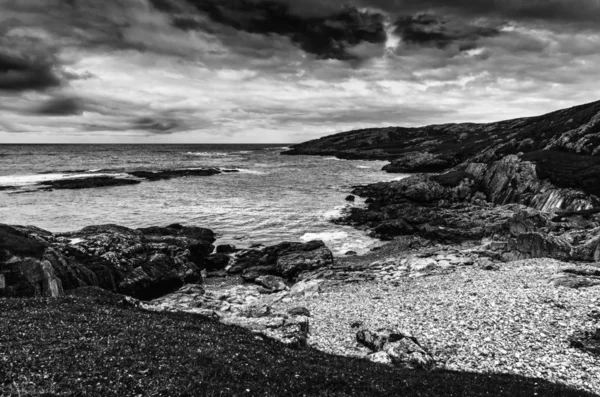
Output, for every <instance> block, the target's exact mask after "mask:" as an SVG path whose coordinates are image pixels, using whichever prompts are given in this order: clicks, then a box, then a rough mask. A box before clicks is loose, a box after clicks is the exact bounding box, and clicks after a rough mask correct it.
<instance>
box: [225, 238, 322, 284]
mask: <svg viewBox="0 0 600 397" xmlns="http://www.w3.org/2000/svg"><path fill="white" fill-rule="evenodd" d="M331 265H333V254H332V253H331V251H330V250H329V249H328V248H327V247H326V246H325V244H324V243H323V242H322V241H309V242H307V243H295V242H284V243H280V244H277V245H273V246H269V247H264V248H260V249H249V250H245V251H243V252H241V253H240V254H238V256H237V258H236V260H235V262H234V264H233V265H232V266H231V268H230V269H229V272H230V273H239V272H244V273H243V277H244V278H246V279H248V280H250V279H255V278H256V277H258V276H259V275H265V274H274V275H278V276H281V277H283V278H285V279H287V280H290V281H295V280H296V279H297V278H298V276H299V275H300V274H301V273H303V272H307V271H314V270H318V269H320V268H323V267H326V266H331ZM270 266H274V269H275V272H274V273H272V272H271V271H270V269H269V272H268V273H266V272H262V273H261V274H259V272H253V271H252V269H255V268H261V269H266V268H267V267H270Z"/></svg>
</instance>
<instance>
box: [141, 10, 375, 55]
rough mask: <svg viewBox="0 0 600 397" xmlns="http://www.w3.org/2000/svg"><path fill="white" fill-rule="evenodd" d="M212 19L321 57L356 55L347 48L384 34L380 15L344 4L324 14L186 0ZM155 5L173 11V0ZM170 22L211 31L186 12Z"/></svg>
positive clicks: (370, 40)
mask: <svg viewBox="0 0 600 397" xmlns="http://www.w3.org/2000/svg"><path fill="white" fill-rule="evenodd" d="M186 1H187V3H189V4H191V5H193V6H194V7H195V8H196V9H197V10H198V11H200V12H201V13H203V14H205V15H207V16H208V17H209V18H210V19H211V20H212V21H213V22H217V23H219V24H221V25H224V26H228V27H232V28H234V29H236V30H238V31H244V32H249V33H258V34H263V35H270V34H275V35H281V36H286V37H288V38H289V39H290V40H291V41H292V42H293V43H295V44H296V45H298V46H299V47H300V48H302V49H303V50H304V51H306V52H308V53H311V54H314V55H316V56H317V57H318V58H323V59H341V60H349V59H357V58H360V55H358V54H356V53H355V52H352V51H351V50H350V49H351V48H352V47H354V46H357V45H359V44H361V43H374V44H383V43H384V42H385V40H386V34H385V30H384V25H383V20H384V18H383V16H382V15H381V14H377V13H370V12H361V11H358V10H357V9H355V8H351V7H344V8H341V9H339V10H337V11H335V12H333V13H331V14H329V15H327V16H316V17H304V16H299V15H296V14H293V13H292V12H291V11H290V7H289V6H288V5H287V4H285V3H281V2H278V1H252V0H225V1H223V0H219V1H217V0H186ZM151 2H152V4H153V5H154V7H156V9H158V10H161V11H164V12H168V13H176V12H177V11H178V10H177V8H176V7H175V5H174V4H175V3H171V2H169V1H166V0H151ZM173 26H175V27H177V28H179V29H182V30H204V31H208V32H211V29H210V28H209V27H207V25H206V24H205V23H202V22H199V21H198V20H196V19H193V18H190V17H189V16H181V15H174V17H173Z"/></svg>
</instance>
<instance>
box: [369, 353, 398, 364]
mask: <svg viewBox="0 0 600 397" xmlns="http://www.w3.org/2000/svg"><path fill="white" fill-rule="evenodd" d="M367 359H369V361H372V362H374V363H378V364H388V365H389V364H391V363H392V359H391V358H390V356H389V355H388V354H387V353H386V352H376V353H371V354H369V355H368V356H367Z"/></svg>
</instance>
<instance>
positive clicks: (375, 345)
mask: <svg viewBox="0 0 600 397" xmlns="http://www.w3.org/2000/svg"><path fill="white" fill-rule="evenodd" d="M356 341H357V342H358V343H359V344H361V345H363V346H365V347H367V348H369V350H371V352H372V354H370V355H369V356H367V357H368V358H369V359H370V360H371V361H374V362H379V363H385V364H387V363H392V364H394V365H395V366H397V367H401V368H407V369H431V368H433V366H434V365H435V360H434V358H433V356H432V355H431V354H430V353H428V352H427V351H426V350H425V348H423V347H422V346H421V345H420V344H419V341H418V340H417V338H415V337H413V336H411V335H410V334H408V333H406V332H405V331H399V330H392V329H388V328H381V329H378V330H376V331H370V330H367V329H363V330H360V331H358V332H357V333H356Z"/></svg>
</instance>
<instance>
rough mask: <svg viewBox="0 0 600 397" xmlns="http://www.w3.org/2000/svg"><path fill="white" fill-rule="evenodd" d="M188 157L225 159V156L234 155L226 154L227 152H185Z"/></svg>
mask: <svg viewBox="0 0 600 397" xmlns="http://www.w3.org/2000/svg"><path fill="white" fill-rule="evenodd" d="M186 154H187V155H188V156H198V157H227V156H235V154H232V153H227V152H187V153H186Z"/></svg>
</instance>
